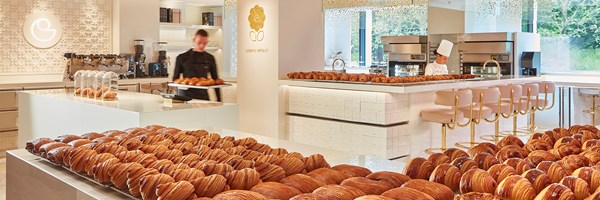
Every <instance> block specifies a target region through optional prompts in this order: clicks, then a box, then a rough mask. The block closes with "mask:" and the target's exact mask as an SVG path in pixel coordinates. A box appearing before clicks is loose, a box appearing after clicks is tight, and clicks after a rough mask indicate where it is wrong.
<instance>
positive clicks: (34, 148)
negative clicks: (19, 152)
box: [25, 138, 54, 154]
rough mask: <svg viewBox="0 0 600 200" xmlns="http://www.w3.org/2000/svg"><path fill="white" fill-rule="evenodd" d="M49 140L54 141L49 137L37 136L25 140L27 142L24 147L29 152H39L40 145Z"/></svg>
mask: <svg viewBox="0 0 600 200" xmlns="http://www.w3.org/2000/svg"><path fill="white" fill-rule="evenodd" d="M50 142H54V140H53V139H50V138H37V139H33V140H29V141H27V144H26V145H25V149H27V151H29V152H30V153H33V154H37V153H38V152H39V149H40V147H42V145H44V144H47V143H50Z"/></svg>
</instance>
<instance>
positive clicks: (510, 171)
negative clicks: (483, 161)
mask: <svg viewBox="0 0 600 200" xmlns="http://www.w3.org/2000/svg"><path fill="white" fill-rule="evenodd" d="M488 173H489V174H490V175H491V176H492V177H493V178H494V180H496V183H499V182H501V181H502V180H504V179H505V178H506V177H509V176H512V175H516V174H517V171H516V170H515V168H513V167H511V166H509V165H507V164H496V165H494V166H492V167H490V168H489V169H488Z"/></svg>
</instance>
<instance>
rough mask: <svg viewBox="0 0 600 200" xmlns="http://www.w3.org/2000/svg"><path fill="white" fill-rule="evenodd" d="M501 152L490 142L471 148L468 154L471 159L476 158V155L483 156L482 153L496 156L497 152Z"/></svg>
mask: <svg viewBox="0 0 600 200" xmlns="http://www.w3.org/2000/svg"><path fill="white" fill-rule="evenodd" d="M498 150H500V148H498V147H497V146H496V145H494V144H492V143H488V142H482V143H479V144H477V145H475V146H473V147H471V148H469V150H468V151H467V153H468V154H469V156H470V157H471V158H474V157H475V156H476V155H478V154H481V153H488V154H491V155H494V154H496V151H498Z"/></svg>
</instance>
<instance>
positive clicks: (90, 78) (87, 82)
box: [81, 71, 96, 98]
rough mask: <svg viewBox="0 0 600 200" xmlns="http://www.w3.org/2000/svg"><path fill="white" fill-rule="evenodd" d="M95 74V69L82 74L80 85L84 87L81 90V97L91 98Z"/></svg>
mask: <svg viewBox="0 0 600 200" xmlns="http://www.w3.org/2000/svg"><path fill="white" fill-rule="evenodd" d="M95 76H96V72H95V71H87V72H84V74H82V76H81V77H82V85H83V87H84V89H83V90H82V91H81V97H87V98H93V97H94V89H92V88H93V87H94V77H95Z"/></svg>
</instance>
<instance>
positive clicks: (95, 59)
mask: <svg viewBox="0 0 600 200" xmlns="http://www.w3.org/2000/svg"><path fill="white" fill-rule="evenodd" d="M64 57H65V58H66V59H67V66H66V67H65V71H64V74H63V79H64V80H70V81H73V80H74V76H75V74H76V73H77V72H78V71H81V70H94V71H111V72H115V73H117V74H118V75H120V76H122V77H125V76H133V73H131V72H129V69H130V66H133V62H132V61H133V58H132V57H131V55H130V54H90V55H81V54H76V53H66V54H64Z"/></svg>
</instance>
